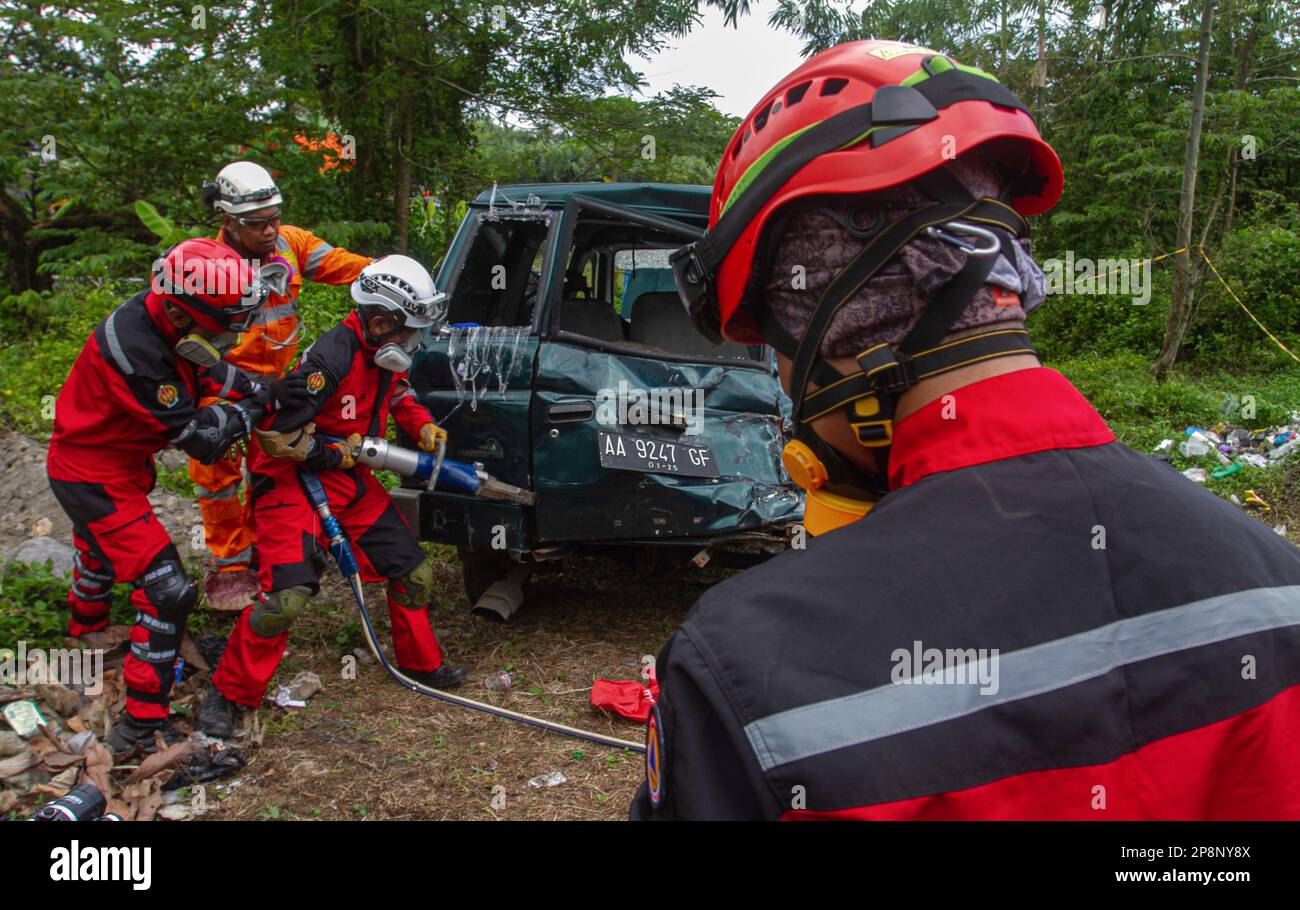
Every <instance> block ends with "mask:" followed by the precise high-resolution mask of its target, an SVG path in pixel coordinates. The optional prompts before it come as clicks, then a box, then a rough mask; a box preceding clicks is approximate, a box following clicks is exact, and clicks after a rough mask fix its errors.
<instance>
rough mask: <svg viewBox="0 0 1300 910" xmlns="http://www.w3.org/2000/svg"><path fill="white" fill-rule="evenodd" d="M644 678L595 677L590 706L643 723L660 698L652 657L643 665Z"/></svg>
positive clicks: (642, 675)
mask: <svg viewBox="0 0 1300 910" xmlns="http://www.w3.org/2000/svg"><path fill="white" fill-rule="evenodd" d="M647 656H649V655H647ZM642 660H645V658H642ZM641 677H642V679H641V681H636V680H610V679H598V680H596V681H595V682H594V683H592V686H591V696H590V698H591V706H592V707H593V708H598V709H600V710H601V711H613V712H614V713H615V714H617V715H618V716H620V717H626V718H627V719H628V720H634V721H636V722H637V723H642V724H644V723H645V722H646V719H647V718H648V717H649V716H650V709H651V708H653V707H654V704H655V702H656V701H658V700H659V681H658V679H657V678H656V677H655V668H654V661H653V659H651V661H650V662H649V663H647V664H644V665H643V667H642V670H641Z"/></svg>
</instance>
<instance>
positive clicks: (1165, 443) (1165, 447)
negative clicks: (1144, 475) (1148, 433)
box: [1152, 439, 1174, 452]
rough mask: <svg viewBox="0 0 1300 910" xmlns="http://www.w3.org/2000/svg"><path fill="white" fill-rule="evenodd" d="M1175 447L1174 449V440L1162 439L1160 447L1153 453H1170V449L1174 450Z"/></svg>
mask: <svg viewBox="0 0 1300 910" xmlns="http://www.w3.org/2000/svg"><path fill="white" fill-rule="evenodd" d="M1173 447H1174V441H1173V440H1172V439H1162V440H1160V444H1159V445H1158V446H1156V447H1155V448H1154V449H1152V451H1153V452H1168V451H1169V450H1170V449H1172V448H1173Z"/></svg>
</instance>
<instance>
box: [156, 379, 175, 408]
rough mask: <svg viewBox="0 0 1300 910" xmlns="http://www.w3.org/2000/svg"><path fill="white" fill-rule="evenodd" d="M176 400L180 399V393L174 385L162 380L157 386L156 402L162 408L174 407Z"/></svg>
mask: <svg viewBox="0 0 1300 910" xmlns="http://www.w3.org/2000/svg"><path fill="white" fill-rule="evenodd" d="M178 401H180V393H179V392H178V391H177V390H176V386H175V385H173V384H172V383H170V382H164V383H163V384H162V385H160V386H158V403H159V404H160V405H162V406H163V407H164V408H171V407H175V406H176V402H178Z"/></svg>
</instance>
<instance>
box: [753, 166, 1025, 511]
mask: <svg viewBox="0 0 1300 910" xmlns="http://www.w3.org/2000/svg"><path fill="white" fill-rule="evenodd" d="M927 176H929V175H927ZM920 183H921V185H922V186H923V187H924V188H925V189H927V191H929V192H930V193H931V194H932V195H934V196H935V197H936V199H937V200H938V201H937V202H933V203H926V204H924V205H922V206H919V207H918V208H916V209H913V210H912V211H910V212H908V213H907V214H906V215H903V216H902V217H900V218H898V219H896V220H895V221H893V222H892V223H891V224H889V225H887V226H886V227H885V228H883V229H882V230H881V231H880V232H879V233H877V234H876V235H875V236H874V237H872V238H871V239H870V240H869V241H868V242H867V245H866V246H865V247H864V248H863V249H862V250H861V252H859V253H858V255H857V256H855V257H854V258H853V260H852V261H850V262H849V264H848V265H847V266H845V267H844V269H843V270H842V271H841V272H840V273H839V274H838V275H836V276H835V278H834V279H833V280H832V281H831V283H830V285H829V286H828V287H827V288H826V290H825V291H824V292H823V293H822V295H821V297H820V298H819V300H818V301H817V304H816V306H815V307H814V308H813V311H812V315H811V316H810V318H809V321H808V325H807V327H806V328H805V330H804V332H803V334H802V335H801V336H800V337H799V338H798V339H797V340H796V339H794V338H792V337H791V336H790V335H789V334H788V333H787V332H786V331H785V330H784V328H783V327H782V326H781V325H780V324H779V323H778V322H777V320H776V319H775V318H774V317H773V316H772V314H771V312H770V310H769V311H766V312H763V313H761V314H760V320H761V322H762V333H763V336H764V338H765V339H766V340H767V341H768V342H769V343H770V344H772V346H773V347H775V348H776V349H777V350H778V351H780V352H781V353H782V354H784V355H785V356H787V357H789V358H790V359H791V361H792V367H791V372H790V390H791V399H792V401H793V404H794V420H795V433H794V439H793V440H792V441H791V442H790V443H789V444H788V445H787V446H786V448H785V451H784V452H783V453H782V462H783V464H784V465H785V467H786V470H787V471H788V472H789V474H790V477H791V479H792V480H793V481H794V482H795V483H796V484H798V485H799V486H800V487H802V488H803V489H804V490H806V491H807V493H808V496H807V501H806V506H805V515H804V525H805V527H806V529H807V530H808V532H809V533H810V534H813V535H817V534H823V533H826V532H827V531H830V530H834V529H835V528H836V527H840V526H843V525H846V524H850V523H852V522H854V521H857V520H858V519H860V518H862V517H863V516H864V515H866V514H867V512H868V511H870V509H871V508H872V506H873V505H874V504H875V502H877V501H878V500H879V499H880V498H881V497H882V496H884V495H885V494H886V493H887V492H888V482H887V478H888V476H889V451H890V446H891V445H892V443H893V435H894V414H895V411H896V409H897V406H898V399H899V398H900V397H901V396H902V394H903V393H904V392H906V391H907V390H908V389H910V388H911V387H913V386H915V385H916V384H917V383H919V382H921V381H923V380H925V379H928V378H929V377H931V376H936V375H939V374H940V373H945V372H948V371H950V370H955V369H958V368H960V367H963V366H968V365H970V364H973V363H979V362H982V361H984V360H990V359H993V358H997V357H1006V356H1011V355H1014V354H1023V353H1033V347H1032V346H1030V344H1029V337H1028V335H1027V333H1026V332H1025V331H1024V330H1023V329H995V330H991V331H988V332H983V333H979V334H976V335H972V336H970V337H969V338H963V339H960V340H958V341H952V342H948V343H943V339H944V337H945V336H946V335H947V334H948V332H949V330H950V329H951V327H952V325H953V323H955V322H956V321H957V319H958V318H959V317H960V316H961V314H962V312H963V311H964V310H965V309H966V307H967V306H968V305H969V304H970V302H971V300H972V299H974V297H975V294H976V293H977V292H978V291H979V289H980V288H981V287H982V286H983V284H984V282H985V280H986V279H987V278H988V276H989V273H990V272H991V271H992V270H993V264H994V262H995V261H996V259H997V255H998V253H999V252H1001V253H1002V254H1003V255H1008V256H1011V253H1012V251H1011V248H1010V244H1011V243H1014V242H1015V240H1014V238H1015V237H1019V236H1023V235H1024V234H1025V233H1027V230H1028V228H1027V225H1026V224H1025V221H1024V219H1023V218H1021V217H1020V216H1019V215H1018V214H1017V213H1016V212H1015V211H1014V210H1013V209H1011V208H1010V207H1009V206H1007V205H1006V204H1005V203H1003V202H1000V201H999V200H996V199H991V198H984V199H974V198H972V197H971V196H970V194H969V193H968V192H967V191H966V190H965V188H964V187H963V186H961V184H960V183H958V182H957V181H955V180H953V179H951V178H949V177H948V175H941V176H934V177H932V178H931V179H928V180H924V179H923V180H922V181H920ZM953 221H961V222H974V223H976V224H978V225H982V226H983V227H984V228H987V229H988V230H989V231H991V232H992V233H993V235H994V236H995V237H996V238H997V239H998V241H999V248H998V249H992V250H980V251H976V250H974V249H973V248H971V249H968V256H967V260H966V264H965V265H964V266H963V268H962V269H961V270H960V271H958V272H957V273H956V274H955V275H953V276H952V278H951V279H949V281H948V283H947V284H945V285H944V286H943V288H942V289H941V290H940V291H939V293H938V295H937V296H936V297H935V299H934V301H933V302H932V303H930V305H929V306H927V307H926V309H925V311H924V312H923V313H922V315H921V318H920V319H919V320H918V321H917V323H916V325H915V326H914V327H913V328H912V330H911V331H910V332H909V333H908V335H907V337H906V338H904V339H903V341H902V343H901V344H899V345H898V348H897V350H894V349H893V348H891V346H890V345H888V344H877V345H873V346H872V347H870V348H867V349H866V350H864V351H862V352H861V353H859V354H858V355H857V356H856V357H855V358H854V359H855V360H856V361H857V364H858V369H857V370H856V371H852V372H850V373H849V374H848V375H845V374H844V373H841V372H840V371H839V370H837V369H836V368H835V367H834V366H832V365H831V364H830V363H829V362H827V361H826V360H825V359H823V358H822V357H821V354H820V351H821V345H822V339H823V338H824V337H825V335H826V331H827V330H828V329H829V328H830V325H831V323H832V321H833V320H834V318H835V316H836V314H837V313H839V311H840V310H841V309H842V308H843V307H844V305H845V304H846V303H848V301H849V300H850V299H852V298H853V297H854V296H855V295H856V294H857V293H858V291H859V290H861V289H862V287H863V286H864V285H865V284H866V283H867V282H868V281H870V280H871V278H872V277H873V276H874V275H875V274H876V273H877V272H878V271H879V270H880V269H881V268H882V267H883V266H884V265H885V264H886V263H887V262H888V261H889V260H890V259H892V258H893V257H894V256H895V255H896V254H897V253H898V251H899V250H900V249H902V247H903V246H904V245H906V244H908V243H910V242H912V240H914V239H915V238H916V237H917V236H918V235H919V234H921V233H923V232H926V231H927V230H929V229H931V228H938V227H940V226H941V225H946V224H948V223H949V222H953ZM949 231H951V232H952V233H957V234H959V233H961V231H960V228H958V227H955V226H952V225H949ZM952 233H947V234H941V235H940V236H941V237H942V238H943V239H945V240H946V241H948V242H954V241H956V242H957V243H960V241H959V240H958V239H957V238H956V237H953V236H952ZM963 248H965V246H963ZM1011 261H1013V262H1014V261H1015V260H1014V258H1012V260H1011ZM812 382H815V383H816V384H817V386H818V388H816V389H815V390H813V391H809V390H808V386H809V384H810V383H812ZM835 411H840V412H842V413H843V414H844V415H845V417H846V418H847V420H848V424H849V427H850V428H851V429H852V431H853V434H854V437H855V440H856V442H857V444H858V445H861V446H863V447H865V448H869V449H871V450H872V452H873V454H874V456H875V461H876V467H877V471H878V472H879V473H874V474H873V473H870V472H867V471H865V470H863V469H862V468H860V467H858V466H857V465H856V464H854V463H853V461H852V460H850V459H849V458H847V457H846V456H844V455H843V454H842V453H840V452H839V451H837V450H836V449H835V448H834V447H833V446H831V445H830V444H829V443H827V442H826V441H825V440H823V439H822V438H821V437H820V436H819V435H818V434H817V432H816V431H815V430H814V429H813V427H812V423H813V421H815V420H817V419H818V418H820V417H823V416H825V415H827V414H831V413H833V412H835Z"/></svg>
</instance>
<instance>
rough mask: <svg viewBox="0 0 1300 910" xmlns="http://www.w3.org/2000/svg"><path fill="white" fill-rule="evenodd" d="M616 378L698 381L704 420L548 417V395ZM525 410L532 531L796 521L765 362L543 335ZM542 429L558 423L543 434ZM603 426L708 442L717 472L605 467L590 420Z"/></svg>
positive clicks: (669, 529)
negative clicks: (596, 345) (741, 363)
mask: <svg viewBox="0 0 1300 910" xmlns="http://www.w3.org/2000/svg"><path fill="white" fill-rule="evenodd" d="M620 382H622V383H624V384H626V386H627V387H636V388H643V389H664V388H686V389H692V390H699V391H701V392H702V398H703V401H702V404H703V413H702V416H703V431H702V432H700V433H695V434H691V433H686V432H685V431H678V430H676V428H674V427H671V426H636V425H623V424H613V425H610V424H606V423H602V422H600V421H598V420H596V419H592V420H586V421H582V422H565V423H549V422H548V421H547V420H546V418H545V414H546V413H547V409H548V407H550V406H551V405H554V404H561V403H565V404H573V403H575V402H591V404H592V407H593V409H596V410H598V409H600V408H601V407H602V406H603V407H605V408H606V409H607V410H608V411H609V412H610V413H609V414H608V416H609V417H612V418H617V409H616V408H614V407H612V406H610V405H609V403H608V401H607V400H606V401H601V400H600V399H599V398H598V396H597V393H598V392H599V391H600V390H602V389H610V390H616V389H618V388H619V384H620ZM536 388H537V399H538V406H537V407H535V408H534V410H533V426H534V430H533V459H534V476H535V485H534V490H535V491H536V493H537V494H538V495H537V505H536V506H535V507H534V509H535V513H536V514H535V517H536V536H537V540H538V541H539V542H553V541H565V540H575V539H592V538H593V537H597V538H600V539H608V540H619V539H647V538H648V539H654V538H671V537H677V536H683V537H701V536H711V535H715V534H720V533H723V532H731V531H745V530H755V529H758V528H761V527H764V526H768V525H772V524H776V523H782V522H789V521H797V520H798V519H799V517H800V515H801V514H802V500H801V498H800V495H799V491H798V489H797V488H795V487H793V486H792V485H791V484H790V481H789V479H788V478H787V477H786V475H785V472H784V469H783V468H782V466H781V458H780V453H781V448H782V446H783V445H784V439H783V437H782V432H781V429H782V419H783V417H782V413H781V402H780V399H781V398H782V397H783V396H782V393H781V388H780V383H779V382H778V381H777V378H776V376H774V375H773V374H771V373H768V372H765V371H763V370H755V369H737V368H734V367H730V366H722V365H717V364H683V363H666V362H663V361H658V360H652V359H649V358H640V357H630V356H611V355H609V354H607V353H603V352H600V351H592V350H588V349H584V348H582V347H579V346H576V345H570V344H562V343H553V342H547V343H545V344H543V345H542V347H541V354H540V358H539V363H538V370H537V386H536ZM551 430H558V431H559V432H558V435H557V436H555V437H552V435H551ZM600 430H611V431H614V432H617V433H620V434H626V435H631V436H636V437H644V438H646V439H651V440H658V441H665V442H668V443H676V444H678V445H680V444H683V443H685V444H689V445H703V446H708V447H709V449H710V451H711V452H712V456H713V459H714V460H716V463H717V467H718V473H719V476H718V477H713V478H710V477H683V476H676V475H672V474H661V473H643V472H639V471H626V470H610V469H608V468H604V467H602V466H601V463H600V458H599V453H598V435H597V434H598V432H599V431H600Z"/></svg>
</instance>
